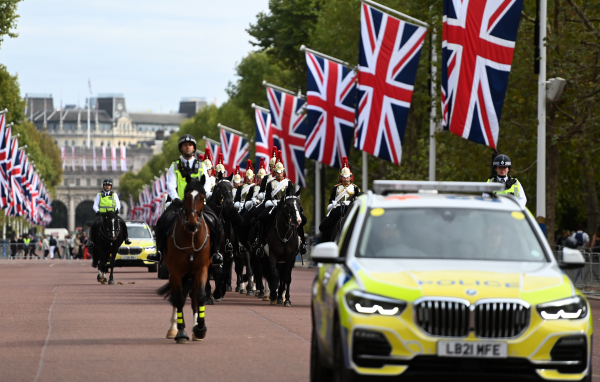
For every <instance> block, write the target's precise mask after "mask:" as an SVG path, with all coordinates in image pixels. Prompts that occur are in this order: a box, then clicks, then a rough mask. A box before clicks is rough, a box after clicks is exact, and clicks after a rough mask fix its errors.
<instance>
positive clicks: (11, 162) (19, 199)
mask: <svg viewBox="0 0 600 382" xmlns="http://www.w3.org/2000/svg"><path fill="white" fill-rule="evenodd" d="M9 155H10V157H9V158H8V165H7V167H6V171H7V174H8V187H9V188H8V199H7V202H8V203H7V207H8V209H7V210H6V215H7V216H19V215H20V214H21V213H22V212H23V209H22V207H23V194H22V189H21V156H22V150H19V140H18V139H13V140H12V141H11V144H10V154H9Z"/></svg>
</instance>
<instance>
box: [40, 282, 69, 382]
mask: <svg viewBox="0 0 600 382" xmlns="http://www.w3.org/2000/svg"><path fill="white" fill-rule="evenodd" d="M64 279H65V274H64V273H63V275H62V278H61V279H60V284H58V286H57V287H54V289H52V293H54V300H53V301H52V305H50V309H49V310H48V335H47V336H46V341H45V342H44V346H42V354H41V355H40V364H39V366H38V371H37V374H36V375H35V378H34V379H33V382H37V381H38V380H39V379H40V375H42V368H43V367H44V354H45V353H46V348H47V347H48V341H49V340H50V331H51V330H52V321H51V317H52V308H54V304H55V303H56V296H58V293H56V289H58V287H60V286H61V285H62V283H63V280H64Z"/></svg>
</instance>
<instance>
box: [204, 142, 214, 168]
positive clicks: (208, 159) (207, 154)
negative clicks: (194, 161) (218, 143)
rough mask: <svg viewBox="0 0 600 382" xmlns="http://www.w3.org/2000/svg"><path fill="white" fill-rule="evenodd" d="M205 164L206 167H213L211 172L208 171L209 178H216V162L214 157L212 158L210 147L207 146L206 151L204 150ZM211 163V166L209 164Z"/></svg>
mask: <svg viewBox="0 0 600 382" xmlns="http://www.w3.org/2000/svg"><path fill="white" fill-rule="evenodd" d="M202 162H203V163H204V166H210V167H212V169H211V170H210V171H208V176H214V175H215V165H214V163H215V162H214V161H213V157H212V152H211V151H210V146H209V145H206V150H204V160H203V161H202ZM209 162H210V164H209Z"/></svg>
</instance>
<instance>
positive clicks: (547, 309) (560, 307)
mask: <svg viewBox="0 0 600 382" xmlns="http://www.w3.org/2000/svg"><path fill="white" fill-rule="evenodd" d="M537 310H538V312H539V313H540V316H542V318H543V319H545V320H559V319H561V318H563V319H565V318H566V319H571V320H573V319H576V318H583V317H585V316H587V311H588V309H587V304H586V303H585V300H584V299H583V298H581V297H579V296H575V297H569V298H565V299H563V300H558V301H552V302H546V303H544V304H540V305H538V306H537Z"/></svg>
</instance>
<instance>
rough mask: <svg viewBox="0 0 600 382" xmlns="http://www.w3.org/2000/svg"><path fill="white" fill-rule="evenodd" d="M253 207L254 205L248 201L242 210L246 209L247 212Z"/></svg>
mask: <svg viewBox="0 0 600 382" xmlns="http://www.w3.org/2000/svg"><path fill="white" fill-rule="evenodd" d="M253 205H254V203H252V201H250V200H248V201H247V202H246V204H245V205H244V208H246V210H249V209H250V208H252V206H253Z"/></svg>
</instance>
